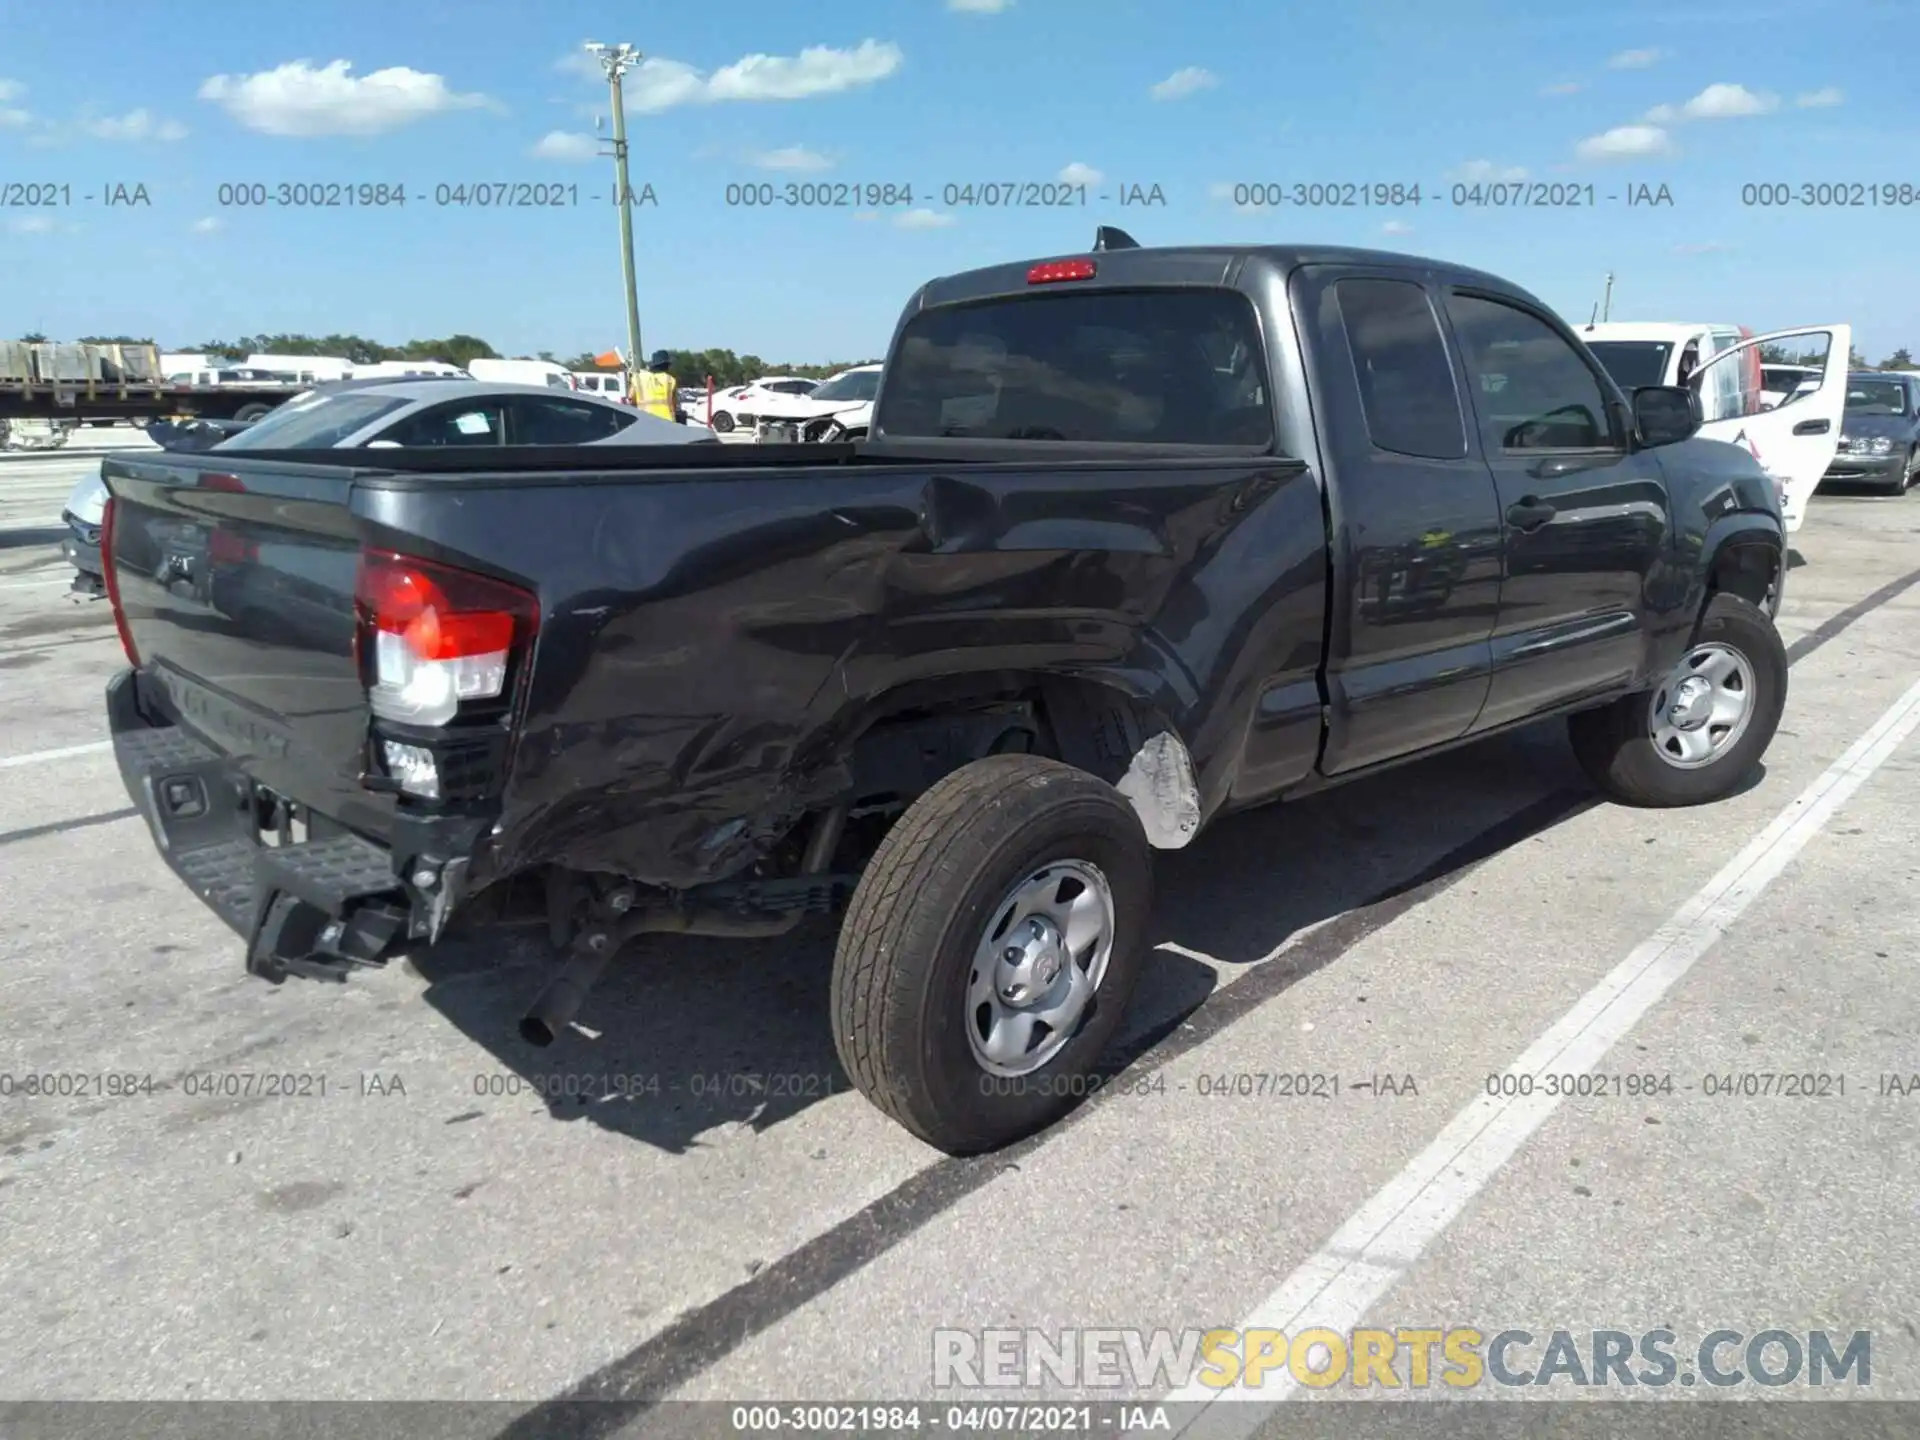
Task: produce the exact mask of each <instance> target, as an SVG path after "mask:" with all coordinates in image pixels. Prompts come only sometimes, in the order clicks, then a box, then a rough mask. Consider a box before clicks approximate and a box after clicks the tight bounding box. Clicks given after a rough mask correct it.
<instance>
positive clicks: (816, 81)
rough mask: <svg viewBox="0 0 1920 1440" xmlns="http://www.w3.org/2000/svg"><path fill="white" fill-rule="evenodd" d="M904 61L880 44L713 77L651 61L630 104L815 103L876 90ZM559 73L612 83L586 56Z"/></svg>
mask: <svg viewBox="0 0 1920 1440" xmlns="http://www.w3.org/2000/svg"><path fill="white" fill-rule="evenodd" d="M904 59H905V56H904V55H902V54H901V51H900V47H899V46H898V45H895V44H894V43H893V42H892V41H885V42H882V41H879V40H862V41H861V42H860V43H859V44H858V45H856V46H854V47H853V48H852V49H851V50H839V49H835V48H834V47H833V46H831V45H809V46H808V47H807V48H806V49H804V50H802V51H801V52H800V53H799V54H798V55H745V56H742V57H741V58H740V59H738V60H736V61H734V62H733V63H732V64H731V65H723V66H722V67H721V68H720V69H718V70H715V71H714V72H713V73H712V74H711V75H709V74H707V73H706V72H705V71H703V70H701V69H699V68H698V67H697V66H693V65H689V64H688V63H687V62H686V61H684V60H666V59H662V58H659V57H655V56H650V57H648V58H647V59H645V60H642V61H641V62H640V63H639V64H638V65H636V66H634V67H633V69H631V70H629V71H628V72H627V77H626V82H625V89H626V102H627V108H628V109H629V110H633V111H637V112H638V113H640V114H642V115H657V114H659V113H660V112H661V111H662V110H672V109H674V108H675V107H676V106H680V105H710V104H714V103H716V102H718V101H723V100H811V99H812V98H813V97H814V96H816V95H839V94H842V93H843V92H845V91H848V90H856V89H859V88H860V87H861V86H863V85H872V84H876V83H877V82H879V81H881V80H885V79H886V78H887V77H888V76H890V75H892V74H893V73H894V72H895V71H897V70H898V69H899V68H900V66H901V64H902V62H903V61H904ZM557 68H559V69H561V70H565V71H569V72H571V73H573V74H576V75H580V76H583V77H585V78H587V79H591V80H596V81H599V82H600V83H601V84H605V83H606V75H605V73H604V72H603V71H602V70H601V68H600V62H599V61H597V60H595V59H594V58H593V56H591V55H588V54H585V53H582V54H578V55H569V56H567V57H566V58H564V59H562V60H561V61H560V62H559V65H558V67H557Z"/></svg>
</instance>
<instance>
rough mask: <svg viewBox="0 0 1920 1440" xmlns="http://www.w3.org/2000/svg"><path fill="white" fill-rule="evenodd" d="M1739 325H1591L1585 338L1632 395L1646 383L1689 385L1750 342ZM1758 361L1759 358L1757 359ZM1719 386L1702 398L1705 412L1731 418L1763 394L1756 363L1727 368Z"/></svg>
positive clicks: (1717, 378)
mask: <svg viewBox="0 0 1920 1440" xmlns="http://www.w3.org/2000/svg"><path fill="white" fill-rule="evenodd" d="M1748 335H1749V332H1748V331H1746V330H1744V329H1742V328H1741V327H1740V326H1738V325H1724V324H1688V323H1673V322H1657V323H1647V324H1635V323H1631V322H1616V323H1611V324H1599V325H1586V326H1582V327H1581V329H1580V338H1581V339H1582V340H1584V341H1585V342H1586V346H1587V348H1588V349H1589V350H1591V351H1593V353H1594V356H1595V358H1596V359H1598V360H1599V362H1600V363H1601V364H1602V365H1604V366H1605V367H1606V369H1607V373H1608V374H1609V375H1611V376H1613V378H1614V380H1615V381H1616V382H1618V384H1619V386H1620V388H1621V389H1622V390H1625V391H1626V392H1627V393H1628V394H1632V393H1633V391H1634V390H1635V389H1637V388H1638V387H1640V386H1642V385H1685V384H1688V383H1689V382H1690V381H1691V380H1692V379H1693V375H1694V372H1695V371H1697V370H1698V369H1699V368H1700V367H1701V366H1702V365H1704V364H1705V363H1706V362H1707V361H1709V360H1711V359H1712V358H1713V357H1714V356H1715V355H1720V354H1724V353H1725V352H1726V351H1728V350H1731V349H1732V348H1733V347H1734V346H1736V345H1738V344H1739V343H1740V342H1741V341H1742V340H1745V339H1747V338H1748ZM1756 358H1757V357H1756ZM1713 378H1714V388H1713V389H1712V391H1710V392H1707V393H1703V394H1702V395H1701V396H1700V413H1701V414H1702V415H1703V416H1704V417H1705V418H1706V419H1708V420H1725V419H1730V418H1732V417H1733V416H1736V415H1740V414H1742V413H1744V412H1745V411H1746V410H1748V409H1751V408H1753V406H1754V404H1755V397H1756V396H1757V395H1758V394H1759V392H1760V376H1759V372H1758V368H1757V366H1755V365H1752V364H1747V365H1722V366H1719V367H1718V368H1716V369H1715V371H1714V377H1713Z"/></svg>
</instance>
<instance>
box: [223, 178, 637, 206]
mask: <svg viewBox="0 0 1920 1440" xmlns="http://www.w3.org/2000/svg"><path fill="white" fill-rule="evenodd" d="M627 194H628V198H629V201H630V203H632V204H633V205H635V206H639V207H646V206H658V205H659V203H660V197H659V194H658V193H657V192H656V191H655V190H654V188H653V185H652V184H651V182H649V183H645V184H640V185H632V186H629V187H628V191H627ZM619 198H620V197H619V194H618V191H617V189H616V187H614V186H607V187H606V188H604V189H594V188H592V187H587V188H582V187H581V186H580V185H579V184H577V183H575V182H572V181H547V180H479V181H446V180H443V181H440V182H438V183H436V184H434V185H432V186H431V187H429V186H424V185H422V186H416V187H414V188H413V189H411V190H409V189H408V187H407V186H405V185H402V184H397V183H388V182H386V181H338V180H325V181H293V180H288V181H278V182H274V183H268V182H266V181H261V180H248V181H234V182H231V183H227V184H223V185H220V186H219V187H218V188H217V189H216V190H215V191H214V203H215V204H216V205H218V206H219V207H220V208H222V209H227V210H403V209H405V208H406V206H407V205H408V203H409V202H411V203H413V204H415V205H427V206H432V207H434V208H437V209H442V210H446V209H455V210H572V209H577V208H579V207H580V206H581V205H583V204H587V205H617V204H618V203H619Z"/></svg>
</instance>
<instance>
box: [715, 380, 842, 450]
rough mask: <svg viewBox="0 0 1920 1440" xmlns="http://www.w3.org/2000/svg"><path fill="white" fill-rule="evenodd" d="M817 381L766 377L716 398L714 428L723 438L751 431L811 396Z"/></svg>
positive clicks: (726, 391)
mask: <svg viewBox="0 0 1920 1440" xmlns="http://www.w3.org/2000/svg"><path fill="white" fill-rule="evenodd" d="M819 384H820V382H819V381H818V380H808V379H806V378H804V377H802V376H799V375H763V376H761V377H760V378H759V379H758V380H755V381H753V382H752V383H751V384H748V385H735V386H733V387H731V388H730V389H727V390H722V391H721V392H720V393H719V394H717V395H715V396H714V397H713V428H714V429H715V430H717V431H719V432H720V433H721V434H722V435H726V434H729V433H731V432H732V431H734V430H736V429H742V430H751V429H752V428H753V427H754V426H755V425H756V424H757V423H759V421H760V419H761V417H762V416H765V415H769V414H772V413H774V412H777V411H779V410H780V407H781V406H782V405H783V404H786V403H787V402H789V401H791V400H793V399H795V398H796V397H799V396H804V395H810V394H812V393H813V391H814V390H815V389H816V388H818V386H819Z"/></svg>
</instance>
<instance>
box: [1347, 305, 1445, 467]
mask: <svg viewBox="0 0 1920 1440" xmlns="http://www.w3.org/2000/svg"><path fill="white" fill-rule="evenodd" d="M1334 294H1335V295H1336V296H1337V297H1338V298H1339V301H1340V318H1341V321H1342V323H1343V324H1344V326H1345V327H1346V332H1347V348H1348V349H1349V350H1350V351H1351V352H1352V353H1353V370H1354V379H1355V380H1356V381H1357V382H1358V383H1359V386H1360V409H1361V412H1362V413H1363V414H1364V415H1365V416H1366V421H1367V434H1368V438H1370V439H1371V440H1372V441H1373V444H1374V448H1375V449H1379V450H1389V451H1392V452H1394V453H1395V454H1399V455H1415V456H1420V457H1422V458H1424V459H1429V460H1458V459H1461V458H1462V457H1464V456H1465V455H1466V453H1467V427H1466V422H1465V421H1464V420H1463V419H1462V418H1461V415H1460V395H1459V388H1458V386H1456V385H1455V384H1454V376H1453V362H1452V361H1451V360H1450V359H1449V358H1448V357H1447V346H1446V341H1445V340H1444V339H1442V338H1441V335H1440V321H1439V318H1438V317H1437V316H1436V315H1435V314H1434V311H1433V305H1432V302H1431V301H1429V300H1428V298H1427V292H1426V291H1425V289H1423V288H1422V287H1421V286H1420V285H1418V284H1417V283H1415V282H1414V281H1411V280H1375V279H1350V280H1340V281H1336V282H1335V284H1334Z"/></svg>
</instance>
